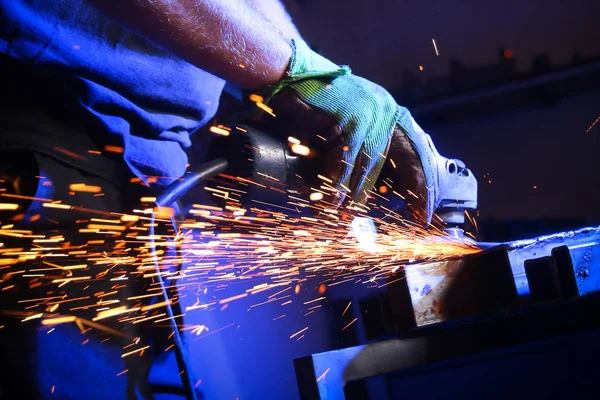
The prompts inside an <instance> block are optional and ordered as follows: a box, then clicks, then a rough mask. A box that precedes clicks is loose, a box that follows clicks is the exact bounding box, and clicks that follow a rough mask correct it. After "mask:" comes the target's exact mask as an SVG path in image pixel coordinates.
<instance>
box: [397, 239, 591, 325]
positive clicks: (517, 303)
mask: <svg viewBox="0 0 600 400" xmlns="http://www.w3.org/2000/svg"><path fill="white" fill-rule="evenodd" d="M599 257H600V228H585V229H580V230H578V231H569V232H563V233H558V234H553V235H547V236H541V237H538V238H535V239H529V240H519V241H514V242H507V243H504V244H502V245H499V246H496V247H493V248H491V249H488V250H485V251H483V252H481V253H477V254H473V255H468V256H465V257H461V258H457V259H454V260H448V261H442V262H435V263H424V264H415V265H408V266H406V267H405V274H406V281H407V286H408V290H409V293H410V297H411V299H412V307H413V310H412V312H413V313H414V316H415V320H416V326H417V327H420V326H425V325H430V324H434V323H439V322H443V321H451V320H458V319H461V318H466V317H476V316H485V315H491V314H495V313H499V312H505V311H507V310H510V309H511V308H515V307H526V306H530V305H535V304H538V303H543V302H548V301H560V300H566V299H569V298H572V297H575V296H579V295H585V294H588V293H591V292H594V291H597V290H600V267H599V266H598V265H600V264H599V263H598V262H596V267H595V271H597V272H595V273H593V272H592V270H594V268H592V266H593V264H594V260H596V259H598V258H599ZM526 265H527V267H526ZM405 311H408V310H405Z"/></svg>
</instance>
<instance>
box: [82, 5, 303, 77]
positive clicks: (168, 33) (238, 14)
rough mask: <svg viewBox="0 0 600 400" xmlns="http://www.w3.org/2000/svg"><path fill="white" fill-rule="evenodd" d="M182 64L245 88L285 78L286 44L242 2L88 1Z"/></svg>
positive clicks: (287, 46) (283, 36)
mask: <svg viewBox="0 0 600 400" xmlns="http://www.w3.org/2000/svg"><path fill="white" fill-rule="evenodd" d="M89 1H90V2H92V3H93V4H94V5H95V6H96V7H97V8H98V9H100V10H102V11H103V12H105V13H107V14H108V15H110V16H112V17H114V18H115V19H118V20H119V21H120V22H121V23H123V24H125V25H127V26H129V27H131V28H133V29H134V30H136V31H138V32H140V33H141V34H143V35H146V36H148V37H150V38H151V39H153V40H154V41H155V42H157V43H159V44H160V45H162V46H163V47H165V48H167V49H169V50H171V51H173V52H174V53H175V54H178V55H179V56H180V57H182V58H183V59H185V60H187V61H189V62H190V63H192V64H194V65H197V66H198V67H200V68H202V69H205V70H207V71H209V72H211V73H213V74H215V75H217V76H219V77H221V78H223V79H225V80H227V81H229V82H232V83H233V84H236V85H238V86H240V87H242V88H245V89H254V88H259V87H262V86H265V85H270V84H274V83H276V82H277V81H279V80H280V79H281V78H282V77H283V75H284V74H285V71H286V68H287V66H288V63H289V60H290V57H291V53H292V49H291V46H290V40H289V38H287V37H286V35H284V34H282V33H281V32H280V30H279V29H277V28H276V27H275V26H274V25H273V23H271V22H270V21H269V20H268V19H267V18H266V17H265V16H263V15H262V14H261V13H260V12H258V11H257V9H256V8H255V7H254V6H253V5H251V4H250V3H249V2H248V1H247V0H89Z"/></svg>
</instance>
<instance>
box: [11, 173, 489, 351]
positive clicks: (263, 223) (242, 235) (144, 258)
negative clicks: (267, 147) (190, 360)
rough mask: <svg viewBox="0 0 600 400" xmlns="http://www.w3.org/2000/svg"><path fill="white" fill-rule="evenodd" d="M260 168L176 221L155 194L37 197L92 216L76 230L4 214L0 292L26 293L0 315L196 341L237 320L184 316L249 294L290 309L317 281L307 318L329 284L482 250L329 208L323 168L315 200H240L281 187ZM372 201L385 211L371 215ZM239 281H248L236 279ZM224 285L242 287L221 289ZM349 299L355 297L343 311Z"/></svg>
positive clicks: (362, 280) (213, 185)
mask: <svg viewBox="0 0 600 400" xmlns="http://www.w3.org/2000/svg"><path fill="white" fill-rule="evenodd" d="M260 176H261V179H262V180H261V181H260V182H255V181H252V180H250V179H247V178H242V177H233V176H229V175H224V174H222V175H220V176H219V177H217V178H215V179H213V180H212V181H210V182H209V183H207V185H206V186H207V189H210V190H208V192H207V193H209V194H210V195H211V196H213V197H214V198H215V200H218V201H219V203H216V204H219V205H218V206H217V205H202V204H194V205H193V207H192V209H191V211H190V213H189V214H190V215H189V217H187V218H186V219H183V220H180V221H177V224H176V225H177V226H176V227H175V226H174V225H173V224H172V223H171V221H170V219H169V218H170V216H172V214H173V211H172V210H171V209H169V208H167V207H163V208H160V209H159V208H147V206H148V205H149V204H150V203H153V202H154V201H155V200H156V199H155V198H151V197H145V198H142V199H140V200H141V203H143V204H145V205H146V207H140V209H136V210H133V212H131V213H129V214H122V213H114V212H108V211H99V210H89V209H84V208H81V207H79V206H76V205H70V204H63V203H62V202H56V201H54V202H53V201H50V200H48V199H33V198H32V199H30V200H33V201H37V202H39V203H40V204H41V205H42V206H43V207H45V208H50V209H52V212H53V215H64V218H65V220H68V219H69V217H70V215H71V214H72V213H74V212H77V213H78V215H79V214H81V213H85V214H87V215H89V217H88V218H86V219H84V218H81V219H78V220H77V221H76V223H75V224H76V226H75V228H76V229H74V230H73V229H71V230H69V231H64V232H63V231H61V230H51V229H52V228H49V230H46V231H40V232H37V231H33V230H31V229H23V228H18V226H19V225H18V224H19V222H20V220H21V219H23V218H25V216H24V215H23V214H16V215H15V216H13V217H12V218H11V219H10V220H7V221H1V222H0V238H1V239H2V240H1V241H0V293H14V294H15V298H18V299H19V301H18V305H19V307H18V309H14V308H13V309H9V310H7V309H5V308H6V307H0V312H2V313H3V314H9V315H14V316H18V317H19V318H20V320H21V321H23V322H25V323H28V322H30V321H31V322H32V323H33V322H35V321H38V322H40V323H41V325H42V326H43V327H46V328H47V329H50V331H49V332H48V333H50V332H51V330H53V329H54V327H56V326H57V325H60V324H76V325H77V326H78V327H79V328H80V330H81V331H82V332H85V331H87V330H89V329H97V330H101V331H104V332H105V333H110V334H115V335H120V336H123V333H122V331H123V325H124V324H144V326H148V325H150V326H152V325H154V326H164V324H165V323H167V322H169V320H172V321H171V322H173V321H174V323H177V324H179V326H182V329H183V330H189V331H191V333H192V334H195V336H197V338H196V339H201V338H204V337H206V336H208V335H212V334H214V333H216V332H219V331H220V330H222V329H225V328H229V327H232V326H234V325H235V324H230V325H227V326H224V327H221V328H218V329H212V327H211V329H209V327H208V326H205V325H193V326H185V325H184V322H183V317H184V316H185V315H187V314H189V313H197V312H206V311H210V310H224V309H225V308H227V307H228V305H229V304H230V303H233V302H235V301H237V300H240V299H248V298H252V299H256V301H253V303H254V304H253V305H252V306H250V307H249V309H248V310H249V311H250V310H251V309H254V308H256V307H261V306H263V305H266V304H278V305H280V306H281V307H285V306H286V305H288V304H291V303H292V302H293V298H294V296H296V295H298V294H299V292H300V290H301V288H303V287H305V285H308V284H312V283H310V282H313V283H314V286H313V287H314V288H315V289H317V290H315V296H314V297H313V298H312V299H307V301H302V302H300V303H299V306H301V307H304V309H305V310H304V312H303V313H304V315H305V316H308V315H310V314H312V313H313V312H317V311H320V309H321V302H323V300H325V299H326V295H325V293H326V291H327V288H328V287H331V286H335V285H339V284H348V285H352V284H362V285H367V286H368V287H381V286H384V285H387V284H388V283H389V282H392V281H394V279H395V278H394V277H395V273H396V271H397V270H398V268H399V267H400V266H402V265H406V264H408V263H415V262H419V261H421V262H425V261H430V260H435V261H440V260H444V259H449V258H453V257H457V256H462V255H464V254H469V253H474V252H477V251H479V249H478V248H477V247H476V246H474V245H473V243H472V242H469V241H466V240H460V239H457V238H454V237H450V236H448V235H446V234H445V233H444V232H443V231H442V230H440V229H436V228H435V227H434V228H429V229H423V228H420V227H418V226H416V225H415V224H414V223H411V222H409V221H406V220H404V219H403V218H402V217H401V216H400V215H398V214H396V213H395V212H393V211H392V210H391V209H387V208H385V207H384V206H377V205H375V204H370V203H369V204H367V205H357V204H351V205H350V206H348V207H347V208H346V209H334V208H333V207H332V204H331V203H328V201H327V199H328V198H329V197H328V196H330V194H335V191H336V190H335V189H334V188H333V186H332V185H331V184H332V181H331V180H330V179H329V178H327V177H325V176H319V182H321V185H320V186H319V187H318V188H313V189H314V190H315V192H313V194H314V193H318V194H319V196H317V197H318V198H316V197H314V196H312V195H309V197H310V199H307V198H303V197H302V196H300V195H299V194H297V193H295V192H291V191H289V192H287V194H288V201H287V204H285V205H275V204H269V203H266V202H262V201H258V200H251V201H250V202H249V203H248V204H247V205H246V206H243V205H242V197H243V196H244V195H245V194H246V192H247V190H248V188H249V187H253V188H259V189H260V190H274V191H277V192H283V193H286V191H285V188H283V185H282V184H281V183H279V182H276V181H274V180H273V179H272V178H271V177H270V176H269V175H268V174H262V175H260ZM270 178H271V179H270ZM317 186H318V185H317ZM71 189H73V190H78V191H80V192H83V194H82V195H92V194H93V193H95V192H98V191H100V190H101V188H98V187H91V186H86V185H84V184H79V183H74V184H72V185H71ZM392 193H393V195H394V196H396V195H397V196H400V197H402V196H401V195H400V194H399V193H397V192H395V191H392ZM409 195H412V196H415V197H416V195H415V194H413V193H410V194H409ZM11 196H12V197H14V195H9V194H6V193H0V209H2V210H12V211H15V213H18V212H19V211H20V209H18V208H19V206H18V205H17V204H13V203H8V202H1V201H2V200H7V199H2V197H5V198H10V197H11ZM378 196H379V197H382V196H381V194H378ZM375 209H377V210H378V211H380V212H381V211H383V213H380V214H382V215H383V216H380V217H378V218H372V217H368V213H369V211H372V210H375ZM356 216H361V217H362V218H371V220H372V223H373V224H374V225H375V226H376V227H377V232H376V235H375V236H374V238H373V239H372V240H373V243H372V244H373V246H370V247H369V248H367V249H366V248H365V247H364V245H363V244H361V241H360V240H358V239H359V238H358V237H356V236H355V235H356V232H355V231H354V230H353V229H352V224H353V220H354V219H355V217H356ZM32 218H33V217H32ZM469 218H470V217H469ZM38 219H39V216H38ZM34 221H36V222H42V221H37V220H34ZM53 221H54V220H53ZM55 222H58V221H55ZM16 226H17V227H16ZM27 226H36V224H30V225H27ZM151 228H152V229H151ZM152 232H154V233H152ZM396 279H397V278H396ZM140 282H141V283H143V284H142V285H140ZM175 283H176V284H177V289H178V290H177V292H174V293H175V294H174V295H173V297H172V298H170V299H169V300H166V299H164V297H163V295H162V290H163V286H168V287H171V286H173V285H175ZM239 283H244V284H245V285H237V286H236V284H239ZM132 287H143V291H141V292H140V291H139V290H133V291H132ZM226 287H229V288H240V289H239V291H238V292H237V293H234V294H233V295H232V294H231V293H229V294H228V295H227V296H220V293H219V292H220V291H221V290H223V289H224V288H226ZM242 287H243V288H242ZM184 296H190V298H194V299H196V302H195V303H194V304H193V305H190V306H187V307H185V309H183V310H181V313H180V314H175V315H173V314H169V313H167V307H168V306H173V305H175V304H177V303H178V302H179V301H180V299H181V298H183V297H184ZM294 304H297V303H296V302H294ZM349 307H350V303H348V306H347V307H346V308H345V310H344V311H343V313H342V315H344V314H346V312H347V311H348V309H349ZM282 311H283V310H282ZM276 315H279V316H278V317H276V318H273V320H279V319H282V318H283V317H285V314H284V313H283V312H278V313H277V314H274V316H276ZM355 321H356V318H355V319H354V320H353V321H352V322H350V323H349V324H348V325H347V326H346V327H344V328H343V329H346V328H348V327H349V326H350V325H352V324H353V323H354V322H355ZM160 324H163V325H160ZM307 331H308V332H310V331H309V327H308V326H307V327H305V328H303V329H300V330H299V331H297V332H295V333H293V334H291V336H290V339H294V338H295V339H296V340H300V339H302V338H303V337H304V334H306V333H308V332H307ZM196 339H195V340H196ZM132 343H134V344H137V343H135V342H133V341H132ZM146 348H147V347H142V346H139V347H137V346H132V348H127V349H124V350H125V351H124V354H123V357H126V356H133V355H135V354H138V355H139V354H141V353H142V352H143V351H144V350H145V349H146Z"/></svg>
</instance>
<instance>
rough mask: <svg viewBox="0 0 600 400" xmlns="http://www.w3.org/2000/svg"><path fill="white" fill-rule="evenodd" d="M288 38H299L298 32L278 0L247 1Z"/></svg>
mask: <svg viewBox="0 0 600 400" xmlns="http://www.w3.org/2000/svg"><path fill="white" fill-rule="evenodd" d="M249 1H250V3H252V4H253V5H254V7H256V8H257V9H258V11H260V12H261V13H262V15H264V16H265V17H267V18H268V19H269V20H270V21H271V22H272V23H273V24H274V25H275V26H277V28H279V30H280V31H281V32H282V33H283V34H284V35H285V36H286V37H288V38H291V39H295V38H300V37H301V35H300V32H298V29H297V28H296V25H294V22H293V21H292V18H291V17H290V15H289V14H288V13H287V11H286V10H285V7H284V6H283V4H282V3H281V1H279V0H249Z"/></svg>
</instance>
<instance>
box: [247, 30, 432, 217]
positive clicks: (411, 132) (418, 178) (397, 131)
mask: <svg viewBox="0 0 600 400" xmlns="http://www.w3.org/2000/svg"><path fill="white" fill-rule="evenodd" d="M293 47H294V51H293V55H292V59H291V61H290V66H289V70H288V75H287V76H286V77H285V78H284V79H282V80H281V81H280V82H279V83H278V84H276V85H274V86H271V87H269V88H266V89H265V90H263V91H261V92H259V94H260V95H261V96H262V97H263V98H264V100H263V101H264V104H266V105H267V106H268V107H270V108H271V109H272V110H273V114H275V116H276V117H275V118H273V117H272V116H268V115H266V114H264V113H263V114H262V115H261V116H259V117H257V119H256V120H255V122H259V123H261V122H262V123H264V124H266V125H269V126H270V129H273V130H276V131H278V132H280V134H282V135H286V136H289V137H293V138H296V139H299V140H300V141H301V142H302V144H303V145H306V146H307V147H309V148H310V149H311V151H314V152H315V153H316V154H319V155H320V157H319V158H320V160H319V162H318V164H319V166H318V167H315V169H314V170H313V171H312V175H313V176H314V177H316V176H317V174H318V175H321V177H325V178H328V179H329V180H330V182H329V185H330V186H332V187H334V188H335V189H337V190H334V191H332V196H331V199H330V201H331V202H332V203H333V204H334V205H336V206H340V205H342V204H344V205H350V204H354V203H357V202H358V203H364V202H365V200H366V199H367V198H368V196H369V195H370V191H371V190H373V186H374V185H375V183H376V182H377V179H378V176H379V174H380V172H381V170H382V167H383V166H384V164H385V163H386V162H388V163H389V164H390V171H391V173H390V176H387V178H389V179H390V180H391V181H392V182H393V183H392V188H393V189H391V190H390V192H389V194H390V195H392V193H393V192H396V194H398V195H401V196H403V197H406V199H407V202H408V203H411V204H412V206H411V210H413V212H414V213H413V215H414V217H415V219H417V220H418V221H419V222H421V223H422V224H428V223H430V222H431V218H432V215H433V212H434V210H435V208H436V206H437V204H436V203H437V202H436V194H437V182H436V180H437V174H436V165H435V154H436V152H435V150H434V148H433V145H432V143H431V139H430V138H429V136H428V135H427V134H426V133H425V132H423V130H422V129H421V128H420V127H419V126H418V125H417V123H416V122H415V121H414V119H413V118H412V116H411V115H410V113H409V111H408V110H407V109H406V108H404V107H400V106H399V105H397V104H396V102H395V100H394V98H393V97H392V96H391V95H390V94H389V93H388V92H387V91H386V90H385V89H383V88H382V87H380V86H378V85H376V84H374V83H372V82H370V81H368V80H366V79H363V78H360V77H358V76H355V75H353V74H352V72H351V70H350V68H348V67H347V66H338V65H336V64H334V63H333V62H331V61H329V60H327V59H326V58H324V57H322V56H320V55H319V54H317V53H315V52H313V51H312V50H310V48H309V47H308V46H307V45H306V43H304V42H303V41H301V40H295V41H294V42H293ZM386 169H387V167H386ZM307 178H309V179H311V177H307ZM321 179H322V178H321ZM314 184H315V185H316V184H317V183H314ZM353 202H354V203H353Z"/></svg>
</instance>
